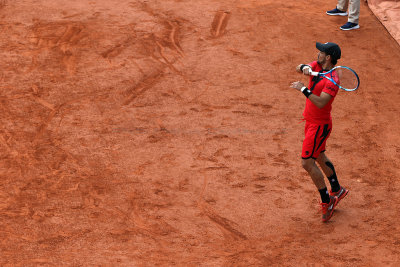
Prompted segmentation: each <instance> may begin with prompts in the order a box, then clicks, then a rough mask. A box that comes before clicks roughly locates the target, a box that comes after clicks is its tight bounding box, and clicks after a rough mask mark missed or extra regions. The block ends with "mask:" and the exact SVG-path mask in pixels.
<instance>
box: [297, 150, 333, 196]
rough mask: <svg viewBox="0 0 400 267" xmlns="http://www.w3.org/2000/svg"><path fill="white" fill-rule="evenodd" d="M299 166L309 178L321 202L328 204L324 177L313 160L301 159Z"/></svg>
mask: <svg viewBox="0 0 400 267" xmlns="http://www.w3.org/2000/svg"><path fill="white" fill-rule="evenodd" d="M301 165H302V166H303V168H304V169H305V170H306V171H307V172H308V174H309V175H310V176H311V179H312V181H313V182H314V184H315V186H316V187H317V189H318V191H319V193H320V195H321V200H322V202H323V203H329V192H328V189H327V187H326V184H325V180H324V175H323V174H322V172H321V170H320V169H319V168H318V166H317V164H315V160H314V159H313V158H308V159H301Z"/></svg>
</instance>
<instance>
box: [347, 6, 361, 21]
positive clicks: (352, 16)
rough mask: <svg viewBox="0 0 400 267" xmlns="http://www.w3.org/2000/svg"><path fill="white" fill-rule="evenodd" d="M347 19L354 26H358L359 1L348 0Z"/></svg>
mask: <svg viewBox="0 0 400 267" xmlns="http://www.w3.org/2000/svg"><path fill="white" fill-rule="evenodd" d="M349 1H350V2H349V19H348V21H349V22H351V23H354V24H358V18H359V17H360V0H349Z"/></svg>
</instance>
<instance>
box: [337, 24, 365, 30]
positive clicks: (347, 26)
mask: <svg viewBox="0 0 400 267" xmlns="http://www.w3.org/2000/svg"><path fill="white" fill-rule="evenodd" d="M359 28H360V25H358V24H357V23H353V22H347V23H346V24H344V25H343V26H341V27H340V29H341V30H343V31H350V30H355V29H359Z"/></svg>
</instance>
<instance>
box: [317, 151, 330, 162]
mask: <svg viewBox="0 0 400 267" xmlns="http://www.w3.org/2000/svg"><path fill="white" fill-rule="evenodd" d="M317 161H318V163H320V164H321V163H325V162H327V161H329V159H328V157H327V156H326V155H325V153H323V152H322V153H321V154H319V156H318V158H317Z"/></svg>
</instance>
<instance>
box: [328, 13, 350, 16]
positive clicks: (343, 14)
mask: <svg viewBox="0 0 400 267" xmlns="http://www.w3.org/2000/svg"><path fill="white" fill-rule="evenodd" d="M326 14H327V15H329V16H342V17H344V16H347V13H336V14H332V13H328V12H326Z"/></svg>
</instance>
